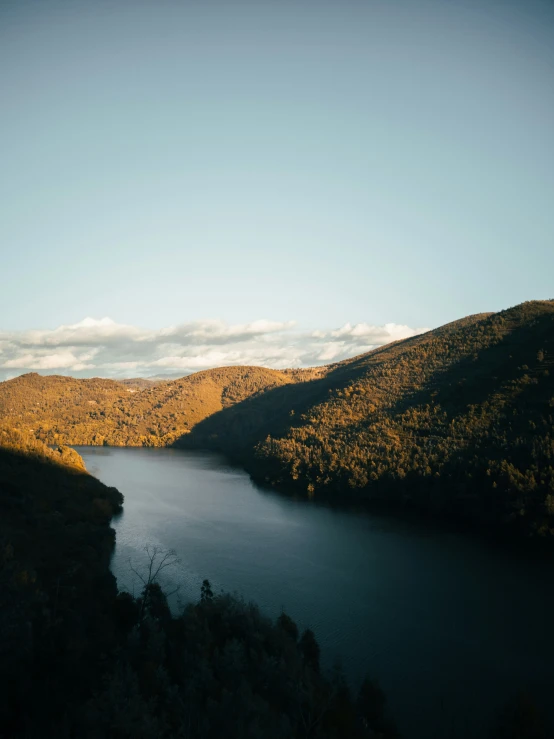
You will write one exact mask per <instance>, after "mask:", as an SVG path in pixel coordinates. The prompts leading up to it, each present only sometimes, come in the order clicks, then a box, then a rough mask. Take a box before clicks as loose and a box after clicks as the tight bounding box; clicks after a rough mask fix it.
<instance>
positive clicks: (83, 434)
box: [0, 301, 554, 535]
mask: <svg viewBox="0 0 554 739" xmlns="http://www.w3.org/2000/svg"><path fill="white" fill-rule="evenodd" d="M132 391H134V392H132ZM553 418H554V301H533V302H528V303H523V304H521V305H519V306H516V307H515V308H511V309H509V310H506V311H502V312H500V313H495V314H479V315H475V316H469V317H467V318H463V319H461V320H459V321H455V322H453V323H450V324H447V325H446V326H443V327H441V328H439V329H436V330H434V331H429V332H428V333H426V334H422V335H419V336H416V337H413V338H410V339H406V340H404V341H398V342H395V343H392V344H389V345H388V346H385V347H381V348H379V349H376V350H374V351H371V352H368V353H367V354H363V355H360V356H358V357H354V358H353V359H349V360H346V361H343V362H340V363H337V364H332V365H329V366H327V367H323V368H315V369H312V370H287V371H283V372H278V371H275V370H269V369H264V368H259V367H227V368H221V369H215V370H206V371H204V372H198V373H196V374H194V375H189V376H188V377H184V378H181V379H179V380H174V381H166V382H158V383H155V384H152V385H147V386H146V387H143V388H142V389H141V388H140V387H133V386H126V385H125V384H123V383H118V382H115V381H109V380H98V379H94V380H73V379H71V378H60V377H40V376H38V375H35V374H31V375H24V376H22V377H19V378H16V379H14V380H10V381H8V382H4V383H0V425H6V424H7V425H11V426H16V427H19V428H23V429H26V430H32V433H33V434H34V435H35V436H36V437H37V438H39V439H42V440H44V441H46V442H48V443H51V444H57V443H65V444H69V443H71V444H114V445H144V446H164V445H171V444H175V445H177V446H187V447H206V448H211V449H218V450H221V451H223V452H225V453H227V454H229V455H230V456H232V457H234V458H236V459H237V460H239V461H241V462H242V463H243V464H244V466H245V467H246V468H247V469H248V470H249V471H250V472H251V473H252V474H253V475H254V476H255V477H257V478H259V479H261V480H264V481H266V482H268V483H272V484H276V485H283V486H286V487H287V488H290V487H291V486H292V487H296V488H297V489H298V490H300V491H302V492H303V493H306V494H308V495H316V496H324V497H334V498H336V499H344V498H346V497H348V498H355V499H363V500H372V501H381V502H385V503H387V504H390V503H393V504H395V505H398V504H402V505H412V506H417V507H420V508H423V509H425V510H429V509H431V510H433V511H437V512H449V513H450V512H454V513H455V514H456V515H457V516H464V517H467V518H469V519H471V520H478V521H481V522H483V523H485V524H489V523H493V524H497V523H499V522H503V523H508V524H510V525H513V527H515V528H517V529H518V530H522V531H524V532H525V533H538V534H541V535H549V534H551V533H554V518H553V517H554V433H553Z"/></svg>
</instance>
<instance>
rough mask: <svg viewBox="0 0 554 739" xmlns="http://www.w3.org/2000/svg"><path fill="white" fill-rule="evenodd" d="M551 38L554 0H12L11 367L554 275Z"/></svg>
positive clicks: (414, 317) (522, 289) (7, 228)
mask: <svg viewBox="0 0 554 739" xmlns="http://www.w3.org/2000/svg"><path fill="white" fill-rule="evenodd" d="M316 11H317V12H316ZM553 40H554V6H552V4H551V3H548V2H544V1H543V0H530V2H528V3H525V4H524V5H522V4H521V3H517V2H515V0H513V1H509V2H506V3H502V4H498V3H495V2H492V0H490V1H489V0H487V1H486V2H477V0H464V2H462V3H457V4H450V3H448V4H445V3H443V2H440V1H439V0H424V1H423V2H421V3H418V4H417V6H416V5H414V4H413V3H410V2H408V1H407V0H400V1H399V2H398V3H395V4H394V6H392V5H390V4H384V3H381V2H377V1H376V0H375V1H373V0H367V2H358V1H357V0H356V1H354V0H347V2H346V3H344V4H342V5H341V7H340V8H337V7H335V5H334V4H333V3H331V2H327V1H324V2H322V3H318V5H317V8H316V6H314V5H313V4H312V3H311V2H310V0H305V1H304V0H302V2H300V3H298V4H291V3H289V2H279V3H278V2H276V0H268V2H266V3H256V4H254V3H250V2H242V1H241V2H236V3H232V4H226V3H222V2H219V1H218V0H208V1H207V2H206V3H204V4H202V5H198V4H196V3H192V2H183V3H179V4H175V3H172V2H169V1H166V0H162V2H160V3H157V4H156V6H155V7H154V6H152V5H151V4H149V3H147V2H142V0H138V2H130V0H122V1H121V2H120V3H117V4H116V5H113V4H112V3H110V2H108V0H98V2H96V3H94V4H91V3H88V2H86V0H75V2H73V3H71V4H68V3H65V2H64V1H63V0H44V1H43V2H41V3H40V4H38V5H37V4H36V3H32V2H30V0H18V1H17V2H16V1H15V0H2V1H0V91H1V92H2V100H3V116H2V121H1V122H0V154H1V156H2V162H3V174H4V177H3V178H2V183H1V184H0V193H1V195H2V202H3V204H4V217H3V218H2V219H0V243H1V244H2V255H3V259H2V270H3V278H4V280H3V290H2V292H1V294H0V315H2V321H1V322H0V331H1V332H2V337H3V338H2V339H1V341H2V345H1V346H0V379H2V378H5V377H6V376H8V375H10V374H13V373H14V372H15V373H16V374H21V373H23V372H25V371H27V370H28V371H32V370H36V371H39V372H45V371H48V372H50V371H52V372H56V373H58V374H60V373H65V372H71V373H77V374H79V373H85V374H86V373H87V372H95V371H98V368H100V369H101V370H102V372H103V373H104V374H108V375H109V374H110V373H111V374H112V375H114V376H115V375H118V373H121V372H124V373H125V374H126V375H127V376H128V371H130V370H133V369H134V368H138V369H140V371H141V372H142V373H146V372H147V373H149V374H151V372H150V369H149V367H148V366H146V365H147V364H148V362H145V361H144V362H143V359H145V356H143V355H140V352H139V353H138V354H137V352H136V351H135V350H136V349H137V347H138V345H139V344H141V342H142V346H143V347H144V349H145V351H146V348H148V347H150V348H152V347H153V346H154V344H155V345H156V348H155V351H153V352H151V353H150V354H149V361H150V360H151V362H153V363H155V364H154V373H157V372H159V371H167V372H177V371H179V370H180V369H182V370H183V371H186V372H191V371H194V370H195V369H201V368H209V367H213V366H218V365H219V364H223V365H225V364H229V363H243V364H244V363H249V364H252V363H256V364H262V365H267V366H270V367H275V368H282V367H284V366H291V367H295V366H305V365H306V363H307V364H308V365H317V364H323V363H325V362H328V361H333V360H336V359H342V358H346V357H347V356H352V355H354V354H356V353H360V352H361V351H363V350H366V349H369V348H372V347H375V346H378V345H381V344H382V343H386V342H387V341H390V340H391V337H392V338H399V337H401V336H409V335H413V334H414V333H415V332H418V331H421V330H423V329H424V328H435V327H437V326H441V325H444V324H446V323H448V322H451V321H453V320H457V319H459V318H461V317H463V316H466V315H470V314H475V313H478V312H482V311H484V310H486V311H492V312H496V311H498V310H502V309H505V308H506V307H507V306H513V305H516V304H519V303H521V302H523V301H525V300H529V299H533V298H535V297H536V296H537V295H541V294H548V293H549V292H550V291H551V287H550V282H551V277H550V275H551V274H553V273H554V250H553V249H552V243H554V219H553V218H552V216H551V203H552V202H554V147H553V146H552V137H551V132H552V130H554V87H553V86H552V79H553V73H554V43H552V41H553ZM84 317H91V318H90V319H88V320H89V323H90V322H92V324H93V325H89V326H84V325H83V322H85V323H86V321H87V319H86V318H84ZM106 317H109V319H108V318H106ZM110 321H111V322H112V323H109V322H110ZM103 322H104V323H103ZM110 326H112V329H113V330H112V329H110ZM214 326H215V327H216V328H214ZM218 326H219V329H218V328H217V327H218ZM256 326H258V327H261V328H256ZM113 327H116V328H115V329H114V328H113ZM183 327H185V328H184V329H183ZM187 327H188V328H187ZM241 327H242V328H241ZM245 327H246V329H245ZM91 329H94V330H93V331H91ZM243 329H245V330H246V332H247V337H246V338H244V337H243V339H244V340H243V343H242V344H241V342H240V341H239V340H238V339H237V332H238V333H239V334H240V331H241V330H243ZM64 331H65V332H66V333H71V332H73V333H74V334H75V338H76V343H74V344H70V343H67V337H66V339H64V342H63V343H61V344H57V343H56V341H57V337H59V336H60V335H61V334H63V333H64ZM87 331H88V333H89V334H90V333H94V331H96V339H95V341H92V343H90V344H88V345H87V346H88V347H89V348H88V349H86V348H84V346H85V344H84V342H85V341H88V338H87V337H86V336H85V334H86V333H87ZM172 331H173V332H175V331H176V332H177V333H179V331H181V333H182V332H183V331H184V333H185V334H186V333H187V331H189V332H192V333H194V332H195V331H196V332H197V333H198V332H199V333H200V334H202V332H203V331H204V332H207V334H209V335H211V339H213V341H211V340H210V341H209V340H206V341H205V342H204V344H202V343H201V341H200V340H199V336H196V337H194V336H189V335H188V334H187V337H185V338H183V337H181V338H182V341H181V339H180V341H179V342H173V345H172V344H171V342H167V343H168V347H166V349H167V350H162V347H161V345H162V339H163V336H164V332H165V334H166V335H171V332H172ZM118 332H119V334H118ZM210 332H211V333H210ZM77 334H78V336H77ZM102 334H104V336H105V337H106V342H104V343H102V342H101V341H100V339H101V338H102ZM39 335H40V336H42V339H40V340H38V343H33V342H34V341H35V339H36V337H37V336H39ZM118 335H119V336H120V339H121V341H120V342H119V344H118V340H117V336H118ZM133 336H135V337H140V336H142V337H143V338H142V339H140V341H139V340H138V339H137V341H135V342H134V343H133V341H132V337H133ZM152 336H154V337H155V339H153V338H151V337H152ZM33 337H35V338H33ZM209 338H210V336H208V339H209ZM247 338H248V339H249V341H246V339H247ZM185 339H186V340H185ZM183 341H184V344H183ZM41 342H42V343H41ZM131 349H132V350H133V351H131ZM129 352H130V354H129ZM91 353H92V356H91ZM100 365H102V366H100ZM143 365H144V366H143Z"/></svg>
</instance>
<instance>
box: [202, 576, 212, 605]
mask: <svg viewBox="0 0 554 739" xmlns="http://www.w3.org/2000/svg"><path fill="white" fill-rule="evenodd" d="M213 597H214V593H213V590H212V586H211V585H210V581H209V580H208V579H206V580H203V581H202V587H201V588H200V600H201V601H203V602H205V601H207V600H211V599H212V598H213Z"/></svg>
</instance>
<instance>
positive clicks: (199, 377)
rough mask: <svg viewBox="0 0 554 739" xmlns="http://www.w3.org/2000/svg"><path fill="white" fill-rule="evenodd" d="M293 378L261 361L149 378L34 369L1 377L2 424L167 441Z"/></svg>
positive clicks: (79, 439) (81, 438) (66, 438)
mask: <svg viewBox="0 0 554 739" xmlns="http://www.w3.org/2000/svg"><path fill="white" fill-rule="evenodd" d="M292 381H293V380H292V378H291V377H289V375H287V374H286V373H283V372H277V371H275V370H270V369H265V368H263V367H223V368H221V369H214V370H205V371H204V372H197V373H195V374H194V375H189V376H188V377H183V378H181V379H179V380H173V381H160V382H145V383H142V382H140V381H137V380H132V381H123V382H116V381H115V380H102V379H98V378H94V379H90V380H76V379H73V378H71V377H60V376H49V377H43V376H41V375H38V374H36V373H31V374H27V375H22V376H20V377H16V378H15V379H13V380H8V381H7V382H2V383H0V426H8V427H13V428H19V429H22V430H25V431H29V432H31V433H32V434H34V435H35V436H36V437H37V438H38V439H40V440H42V441H44V442H45V443H47V444H83V445H102V444H109V445H111V446H168V445H170V444H172V443H173V442H174V441H175V439H177V438H179V437H180V436H181V435H182V434H183V433H186V432H187V431H189V430H190V429H191V428H193V427H194V425H195V424H197V423H198V422H199V421H201V420H203V419H204V418H206V417H207V416H209V415H212V414H214V413H216V412H217V411H220V410H222V409H223V408H227V407H229V406H230V405H232V404H234V403H239V402H241V401H243V400H245V399H246V398H248V397H250V396H252V395H256V394H258V393H261V392H264V391H265V390H267V389H269V388H273V387H277V386H279V385H284V384H287V383H290V382H292Z"/></svg>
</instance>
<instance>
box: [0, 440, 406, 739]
mask: <svg viewBox="0 0 554 739" xmlns="http://www.w3.org/2000/svg"><path fill="white" fill-rule="evenodd" d="M0 434H1V436H0V444H1V446H0V516H1V517H0V685H1V686H2V690H1V691H0V736H2V737H6V738H9V737H29V739H35V738H36V739H38V738H39V737H40V738H41V739H42V738H43V737H52V738H53V737H56V739H62V738H65V737H68V738H69V737H91V739H92V738H94V739H100V738H102V737H114V738H117V739H162V738H165V737H167V738H168V739H170V738H173V737H175V738H177V737H179V738H181V737H190V738H191V739H192V738H195V737H198V738H199V739H200V738H204V737H205V738H206V739H209V738H211V737H213V739H216V737H223V736H224V737H237V738H239V737H241V738H242V737H244V738H245V739H246V738H247V737H252V739H254V737H268V738H269V739H272V738H275V739H278V738H279V739H280V738H282V739H286V738H288V737H322V738H323V737H337V738H339V737H365V736H372V735H375V734H374V732H375V731H377V732H378V735H379V736H383V737H394V736H396V735H397V734H396V731H395V729H394V726H393V724H392V723H391V722H390V721H389V720H388V719H387V718H386V716H385V712H384V696H383V694H382V692H381V691H380V690H379V688H378V687H377V686H376V685H374V684H372V683H371V682H369V681H366V682H365V683H364V684H363V685H362V687H361V690H360V692H359V695H358V697H357V699H356V698H354V697H353V696H352V695H351V693H350V690H349V688H348V686H347V685H346V682H345V680H344V678H343V677H342V675H341V673H340V671H338V670H337V671H336V672H335V673H334V674H333V675H331V676H324V675H322V674H321V671H320V668H319V647H318V645H317V642H316V639H315V637H314V634H313V633H312V632H311V631H310V630H307V631H305V632H304V633H303V634H299V633H298V630H297V628H296V626H295V624H294V623H293V622H292V620H291V619H290V618H289V617H288V616H286V615H285V614H282V615H281V617H280V618H279V619H278V620H277V622H276V623H273V622H271V621H270V620H269V619H267V618H265V617H264V616H262V615H261V614H260V612H259V610H258V608H257V607H256V606H255V605H253V604H250V603H245V602H243V601H241V600H239V599H237V598H234V597H231V596H229V595H223V594H221V595H215V596H214V594H213V593H212V590H211V587H210V584H209V582H208V581H205V582H204V585H203V587H202V592H201V598H200V600H199V602H198V603H196V604H189V605H188V606H187V607H186V608H185V610H184V611H183V612H182V613H181V614H179V615H178V616H174V615H172V614H171V612H170V610H169V608H168V605H167V601H166V598H165V596H164V594H163V592H162V590H161V588H160V586H159V584H158V583H157V582H156V571H157V569H159V567H158V565H159V564H160V562H162V560H163V557H164V556H165V555H164V554H163V553H160V552H158V551H156V550H154V551H153V552H152V553H151V564H152V568H151V570H150V572H148V571H146V572H145V573H144V576H141V577H142V579H143V582H144V588H143V590H142V593H141V596H140V597H139V598H137V599H134V598H133V597H132V596H131V595H130V594H128V593H118V592H117V589H116V584H115V580H114V578H113V576H112V575H111V573H110V571H109V559H110V555H111V552H112V549H113V545H114V532H113V529H111V528H110V526H109V521H110V518H111V516H112V514H113V513H115V512H117V511H118V510H119V509H120V507H121V503H122V498H121V495H120V494H119V493H118V492H117V491H116V490H115V489H113V488H107V487H106V486H105V485H103V484H102V483H100V482H99V481H97V480H95V479H94V478H93V477H91V476H89V475H88V474H87V473H86V471H85V470H84V466H83V464H82V461H81V460H80V458H79V456H78V455H77V454H76V453H75V452H72V451H71V450H64V449H61V450H58V451H52V450H49V449H47V448H46V447H44V446H43V445H42V444H41V443H40V442H37V441H35V440H34V439H32V438H30V437H28V436H25V435H23V434H21V433H19V432H13V431H8V430H4V431H3V432H0ZM372 732H373V733H372Z"/></svg>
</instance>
